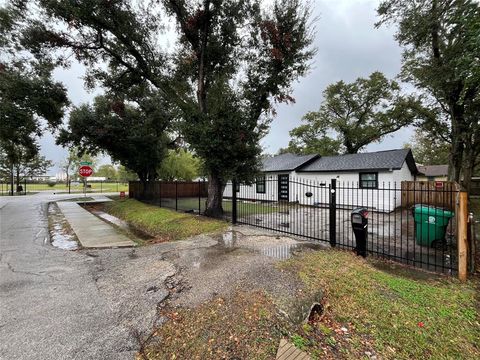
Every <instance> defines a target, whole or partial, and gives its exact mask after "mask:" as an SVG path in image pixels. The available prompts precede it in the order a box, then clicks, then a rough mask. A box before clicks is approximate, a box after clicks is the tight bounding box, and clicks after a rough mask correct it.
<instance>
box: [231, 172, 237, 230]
mask: <svg viewBox="0 0 480 360" xmlns="http://www.w3.org/2000/svg"><path fill="white" fill-rule="evenodd" d="M236 223H237V180H236V179H233V180H232V224H233V225H235V224H236Z"/></svg>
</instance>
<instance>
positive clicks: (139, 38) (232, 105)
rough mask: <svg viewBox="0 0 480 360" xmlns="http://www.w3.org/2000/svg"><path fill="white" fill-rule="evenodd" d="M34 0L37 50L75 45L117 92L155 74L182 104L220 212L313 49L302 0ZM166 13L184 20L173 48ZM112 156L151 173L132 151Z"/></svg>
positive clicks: (27, 38)
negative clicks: (167, 40)
mask: <svg viewBox="0 0 480 360" xmlns="http://www.w3.org/2000/svg"><path fill="white" fill-rule="evenodd" d="M35 3H37V5H38V8H39V11H38V12H37V14H36V17H37V19H35V20H33V19H32V20H30V21H26V24H27V26H26V27H25V28H24V31H23V32H22V41H23V42H24V43H25V44H27V45H28V46H29V49H30V50H31V51H32V52H34V53H35V54H42V55H45V56H47V55H49V54H58V53H55V52H52V51H51V50H52V49H70V50H72V51H73V52H74V54H75V56H76V57H77V59H79V60H80V61H82V62H84V63H85V64H87V65H88V67H89V74H88V77H87V83H88V84H89V85H92V84H93V83H94V82H96V81H99V82H101V85H102V86H103V87H104V88H106V89H110V90H112V92H114V93H117V94H118V93H122V92H127V93H129V92H130V90H129V89H130V87H131V86H133V87H135V86H137V85H139V84H142V85H144V86H145V84H148V85H146V86H151V87H152V88H155V89H156V91H158V92H159V94H160V95H161V96H162V97H164V98H165V99H166V100H167V101H168V102H169V103H170V104H171V106H169V108H170V107H175V108H176V110H178V111H179V114H180V115H181V117H182V119H183V124H182V126H181V127H180V128H179V129H180V130H181V135H182V136H183V138H184V139H185V140H186V141H187V142H188V143H189V144H190V145H191V146H192V148H193V149H194V150H195V153H196V154H197V155H198V156H199V157H200V158H202V160H203V161H204V165H205V169H206V170H207V171H208V173H209V175H210V178H211V184H212V185H211V186H210V190H211V191H209V201H208V208H209V209H208V211H207V212H208V213H211V214H212V215H219V214H221V212H222V209H221V197H222V190H223V186H224V184H225V181H226V180H228V179H230V178H232V177H233V176H237V177H239V178H247V177H251V176H253V173H254V172H256V167H257V165H258V164H257V156H258V155H259V154H260V151H261V149H260V146H259V140H260V139H261V137H262V136H263V135H264V134H265V132H266V130H267V128H268V124H269V120H270V115H271V113H272V110H273V104H274V102H292V101H293V99H292V98H291V97H290V96H289V93H290V90H291V89H290V85H291V83H292V82H293V81H294V80H295V79H297V78H298V77H299V76H302V75H304V74H305V73H306V71H307V70H308V67H309V64H308V61H309V60H310V59H311V58H312V56H313V53H314V51H313V50H312V49H311V48H310V46H311V44H312V34H311V31H310V25H309V16H310V13H309V10H308V9H307V7H306V6H304V5H303V4H302V3H301V1H300V0H276V1H275V2H274V4H273V5H272V6H269V7H268V8H267V7H265V9H262V7H263V6H261V1H259V0H227V1H224V0H223V1H220V0H206V1H204V2H203V3H199V2H197V1H194V0H191V1H184V0H164V1H161V2H151V3H148V5H145V4H141V3H138V2H136V1H129V0H119V1H115V2H99V1H93V0H87V1H76V2H71V1H62V2H52V1H41V2H35ZM165 13H166V14H167V16H168V17H173V18H174V19H175V21H176V23H177V25H178V26H177V38H176V39H175V40H176V41H177V43H178V47H177V48H176V49H175V51H174V52H173V53H171V52H170V51H169V50H166V49H165V48H164V47H162V46H160V44H159V41H158V39H159V37H158V34H159V33H161V30H162V27H163V26H164V24H165V23H166V20H167V19H166V18H165ZM164 18H165V20H164ZM62 54H65V53H64V52H62ZM60 60H65V58H64V57H63V55H62V57H61V59H60ZM100 60H101V61H100ZM105 63H106V64H107V66H106V67H105V66H104V64H105ZM159 108H162V106H159ZM145 135H146V134H145ZM158 136H159V137H161V136H160V135H159V134H158ZM102 141H103V140H102ZM107 152H109V151H108V150H107ZM110 152H112V151H111V150H110ZM147 153H148V152H147ZM112 157H113V158H115V159H116V160H120V161H121V162H122V163H123V164H124V165H126V166H127V167H128V168H130V169H133V170H135V171H136V172H137V173H138V172H140V173H142V175H141V176H140V177H141V178H145V177H146V176H147V175H146V174H145V170H139V166H138V164H135V162H128V163H127V162H125V161H126V160H125V156H112ZM120 157H121V158H122V159H120ZM146 158H148V157H147V156H143V159H146ZM155 158H157V156H153V160H152V164H151V165H152V166H153V163H154V162H155V161H154V160H155ZM159 158H160V157H159ZM157 165H158V162H157V164H155V167H156V166H157ZM144 166H146V165H145V164H143V167H144ZM148 167H149V169H150V170H148V177H150V178H153V177H154V171H153V170H151V168H152V167H151V166H150V165H149V166H148ZM140 173H139V175H140ZM210 210H212V211H210Z"/></svg>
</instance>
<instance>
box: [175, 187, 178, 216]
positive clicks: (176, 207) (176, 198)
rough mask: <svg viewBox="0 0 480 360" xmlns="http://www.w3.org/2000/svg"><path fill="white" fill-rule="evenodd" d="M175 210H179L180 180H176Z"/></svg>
mask: <svg viewBox="0 0 480 360" xmlns="http://www.w3.org/2000/svg"><path fill="white" fill-rule="evenodd" d="M175 211H178V180H175Z"/></svg>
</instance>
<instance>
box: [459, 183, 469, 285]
mask: <svg viewBox="0 0 480 360" xmlns="http://www.w3.org/2000/svg"><path fill="white" fill-rule="evenodd" d="M467 203H468V197H467V193H466V192H464V191H462V192H460V193H459V202H458V206H457V246H458V278H459V279H460V280H461V281H466V280H467V261H468V256H467V253H468V241H467V229H468V206H467Z"/></svg>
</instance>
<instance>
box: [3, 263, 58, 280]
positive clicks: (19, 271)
mask: <svg viewBox="0 0 480 360" xmlns="http://www.w3.org/2000/svg"><path fill="white" fill-rule="evenodd" d="M7 266H8V270H10V271H11V272H12V273H15V274H27V275H35V276H43V275H46V276H49V277H51V275H48V274H38V273H35V272H31V271H22V270H16V269H15V268H14V267H13V266H12V265H11V264H10V263H9V262H7Z"/></svg>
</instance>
